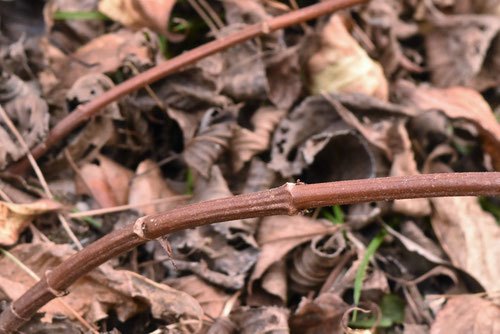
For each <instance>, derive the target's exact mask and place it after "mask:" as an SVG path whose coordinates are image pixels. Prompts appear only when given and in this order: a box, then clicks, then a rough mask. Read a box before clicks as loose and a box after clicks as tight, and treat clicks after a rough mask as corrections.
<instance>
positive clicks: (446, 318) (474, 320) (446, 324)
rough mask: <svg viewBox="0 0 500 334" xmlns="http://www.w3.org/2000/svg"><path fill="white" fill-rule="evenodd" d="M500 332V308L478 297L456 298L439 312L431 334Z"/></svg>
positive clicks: (451, 299) (485, 333)
mask: <svg viewBox="0 0 500 334" xmlns="http://www.w3.org/2000/svg"><path fill="white" fill-rule="evenodd" d="M499 331H500V307H498V305H495V304H494V303H492V302H491V301H488V300H486V299H483V298H480V297H478V296H467V295H465V296H454V297H452V298H450V300H448V302H447V303H446V305H445V307H444V308H443V309H442V310H441V311H439V312H438V314H437V317H436V320H435V321H434V323H433V324H432V326H431V330H430V333H431V334H444V333H457V334H466V333H467V334H469V333H470V334H487V333H497V332H499Z"/></svg>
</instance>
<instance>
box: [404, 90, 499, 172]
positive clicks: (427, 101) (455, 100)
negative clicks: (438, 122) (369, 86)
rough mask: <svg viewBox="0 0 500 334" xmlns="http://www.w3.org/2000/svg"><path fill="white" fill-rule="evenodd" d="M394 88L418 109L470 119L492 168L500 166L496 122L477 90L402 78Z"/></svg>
mask: <svg viewBox="0 0 500 334" xmlns="http://www.w3.org/2000/svg"><path fill="white" fill-rule="evenodd" d="M397 91H398V93H399V94H401V96H400V99H401V101H404V103H407V104H411V105H414V106H415V107H417V108H419V109H421V110H431V109H437V110H440V111H442V112H443V113H444V114H445V115H446V116H447V117H449V118H451V119H462V120H466V121H468V122H470V123H472V124H473V125H474V126H475V127H476V128H477V129H478V131H479V133H480V137H481V140H482V142H483V148H484V150H485V151H486V152H488V153H489V154H490V155H491V158H492V159H493V163H494V166H495V168H496V169H498V170H500V123H498V121H497V120H496V119H495V116H494V115H493V112H492V111H491V107H490V106H489V105H488V103H487V102H486V101H485V100H484V98H483V97H482V96H481V95H480V94H479V93H478V92H476V91H474V90H472V89H469V88H463V87H451V88H448V89H438V88H428V87H423V86H421V87H415V86H414V85H413V84H411V83H409V82H406V81H400V82H399V83H398V85H397Z"/></svg>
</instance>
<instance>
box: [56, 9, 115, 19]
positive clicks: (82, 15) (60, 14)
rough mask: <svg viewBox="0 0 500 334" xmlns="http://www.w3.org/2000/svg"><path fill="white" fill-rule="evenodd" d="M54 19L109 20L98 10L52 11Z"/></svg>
mask: <svg viewBox="0 0 500 334" xmlns="http://www.w3.org/2000/svg"><path fill="white" fill-rule="evenodd" d="M54 20H111V19H110V18H109V17H108V16H106V15H104V14H103V13H101V12H98V11H90V12H66V11H61V10H58V11H56V12H54Z"/></svg>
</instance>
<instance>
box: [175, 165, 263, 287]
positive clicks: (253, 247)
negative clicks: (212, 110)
mask: <svg viewBox="0 0 500 334" xmlns="http://www.w3.org/2000/svg"><path fill="white" fill-rule="evenodd" d="M194 193H195V196H194V198H193V201H194V202H199V201H207V200H211V199H216V198H223V197H229V196H232V193H231V191H230V190H229V188H228V186H227V183H226V181H225V180H224V178H223V176H222V173H221V171H220V169H219V167H218V166H213V167H212V169H211V173H210V178H208V179H205V178H201V177H200V178H198V179H197V181H196V183H195V190H194ZM254 230H255V225H254V224H253V223H251V222H249V221H245V220H233V221H229V222H223V223H217V224H212V225H208V226H201V227H198V228H195V229H190V230H184V231H181V232H178V233H174V234H172V235H170V236H169V238H168V240H169V241H170V244H171V246H172V252H173V254H174V256H175V257H176V258H178V259H181V260H185V262H186V263H184V264H183V267H184V268H185V269H186V270H190V271H192V272H195V273H196V274H198V275H200V276H202V277H203V278H204V279H206V280H207V281H209V282H211V283H214V284H216V285H220V286H223V287H226V288H230V289H241V288H242V287H243V285H244V279H245V274H246V273H247V272H248V271H249V270H250V268H251V267H252V266H253V264H254V263H255V261H256V260H257V257H258V249H257V243H256V241H255V240H254V237H253V232H254ZM200 258H201V259H206V261H200ZM176 262H178V261H176ZM165 265H168V266H169V265H170V264H169V263H165Z"/></svg>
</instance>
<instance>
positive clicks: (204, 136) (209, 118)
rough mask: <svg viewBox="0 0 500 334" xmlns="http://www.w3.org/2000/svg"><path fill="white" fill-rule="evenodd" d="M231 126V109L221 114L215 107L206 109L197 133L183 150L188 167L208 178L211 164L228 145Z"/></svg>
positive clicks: (231, 134)
mask: <svg viewBox="0 0 500 334" xmlns="http://www.w3.org/2000/svg"><path fill="white" fill-rule="evenodd" d="M227 118H229V120H228V119H227ZM218 120H219V122H217V121H218ZM233 127H234V121H233V120H232V111H231V110H227V111H224V112H223V113H222V115H221V112H220V110H219V109H217V108H211V109H209V110H207V112H206V113H205V115H204V116H203V119H202V120H201V125H200V129H199V133H198V135H197V136H196V137H194V138H193V139H192V140H191V141H190V142H189V143H187V145H186V148H185V149H184V152H183V157H184V159H185V160H186V163H187V164H188V165H189V167H191V168H193V169H194V170H195V171H197V172H198V173H200V174H201V175H202V176H203V177H204V178H209V175H210V170H211V167H212V165H213V164H214V162H215V161H216V160H217V159H218V158H219V156H220V155H221V154H222V153H223V152H224V150H225V149H227V148H228V147H229V141H230V140H231V138H232V136H233Z"/></svg>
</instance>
